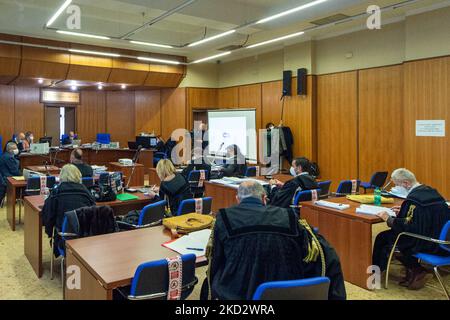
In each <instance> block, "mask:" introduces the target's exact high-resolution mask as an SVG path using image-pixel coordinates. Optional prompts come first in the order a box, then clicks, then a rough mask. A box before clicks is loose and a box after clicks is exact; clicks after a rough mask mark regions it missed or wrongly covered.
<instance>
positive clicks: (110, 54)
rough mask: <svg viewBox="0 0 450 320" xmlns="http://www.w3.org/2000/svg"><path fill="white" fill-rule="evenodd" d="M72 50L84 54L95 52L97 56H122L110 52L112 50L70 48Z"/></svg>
mask: <svg viewBox="0 0 450 320" xmlns="http://www.w3.org/2000/svg"><path fill="white" fill-rule="evenodd" d="M69 51H70V52H74V53H82V54H93V55H96V56H105V57H115V58H118V57H120V54H118V53H110V52H100V51H90V50H80V49H69Z"/></svg>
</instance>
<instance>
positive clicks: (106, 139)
mask: <svg viewBox="0 0 450 320" xmlns="http://www.w3.org/2000/svg"><path fill="white" fill-rule="evenodd" d="M97 142H98V143H101V144H110V143H111V135H110V134H109V133H97Z"/></svg>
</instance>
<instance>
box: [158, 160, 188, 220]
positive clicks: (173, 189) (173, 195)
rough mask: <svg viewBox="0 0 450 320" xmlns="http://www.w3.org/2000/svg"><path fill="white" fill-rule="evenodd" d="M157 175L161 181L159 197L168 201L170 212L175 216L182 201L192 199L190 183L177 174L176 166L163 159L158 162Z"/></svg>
mask: <svg viewBox="0 0 450 320" xmlns="http://www.w3.org/2000/svg"><path fill="white" fill-rule="evenodd" d="M156 173H157V174H158V177H159V179H160V180H161V185H160V187H159V197H160V198H161V199H167V201H168V202H169V206H170V211H171V212H172V214H173V215H175V214H176V212H177V211H178V207H179V205H180V203H181V201H183V200H185V199H191V198H192V193H191V190H190V187H189V183H188V181H186V179H185V178H184V177H183V175H181V174H179V173H177V171H176V169H175V167H174V165H173V164H172V162H171V161H170V160H168V159H162V160H160V161H159V162H158V165H157V166H156Z"/></svg>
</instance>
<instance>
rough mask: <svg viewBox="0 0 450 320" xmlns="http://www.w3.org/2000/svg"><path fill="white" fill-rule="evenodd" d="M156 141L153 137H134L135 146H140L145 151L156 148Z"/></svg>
mask: <svg viewBox="0 0 450 320" xmlns="http://www.w3.org/2000/svg"><path fill="white" fill-rule="evenodd" d="M157 144H158V139H157V138H156V137H153V136H138V137H136V145H137V146H142V147H143V148H146V149H151V148H156V145H157Z"/></svg>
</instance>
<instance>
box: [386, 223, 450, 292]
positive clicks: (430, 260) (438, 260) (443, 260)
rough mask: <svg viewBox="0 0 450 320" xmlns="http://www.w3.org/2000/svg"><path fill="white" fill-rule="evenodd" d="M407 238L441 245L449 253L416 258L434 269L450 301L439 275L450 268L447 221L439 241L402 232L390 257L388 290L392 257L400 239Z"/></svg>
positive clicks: (417, 256) (387, 270)
mask: <svg viewBox="0 0 450 320" xmlns="http://www.w3.org/2000/svg"><path fill="white" fill-rule="evenodd" d="M402 236H406V237H412V238H416V239H420V240H423V241H429V242H433V243H436V244H439V246H440V247H441V248H442V249H443V250H445V251H446V252H448V255H447V256H438V255H434V254H428V253H417V254H415V255H414V256H415V257H416V258H417V259H419V261H420V262H425V263H426V264H429V265H431V266H432V267H433V271H434V274H435V275H436V278H437V279H438V281H439V283H440V285H441V287H442V290H443V291H444V294H445V296H446V297H447V299H448V300H450V296H449V293H448V291H447V288H446V287H445V284H444V282H443V281H442V277H441V275H440V274H439V270H438V269H439V267H445V266H450V220H449V221H447V223H446V224H445V225H444V227H443V228H442V230H441V234H440V235H439V239H433V238H430V237H425V236H422V235H419V234H414V233H410V232H402V233H400V234H399V235H398V236H397V239H396V240H395V242H394V246H393V247H392V250H391V253H390V255H389V260H388V265H387V269H386V284H385V287H386V289H387V288H388V283H389V267H390V265H391V260H392V256H393V255H394V252H395V249H396V247H397V243H398V241H399V239H400V237H402Z"/></svg>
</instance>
